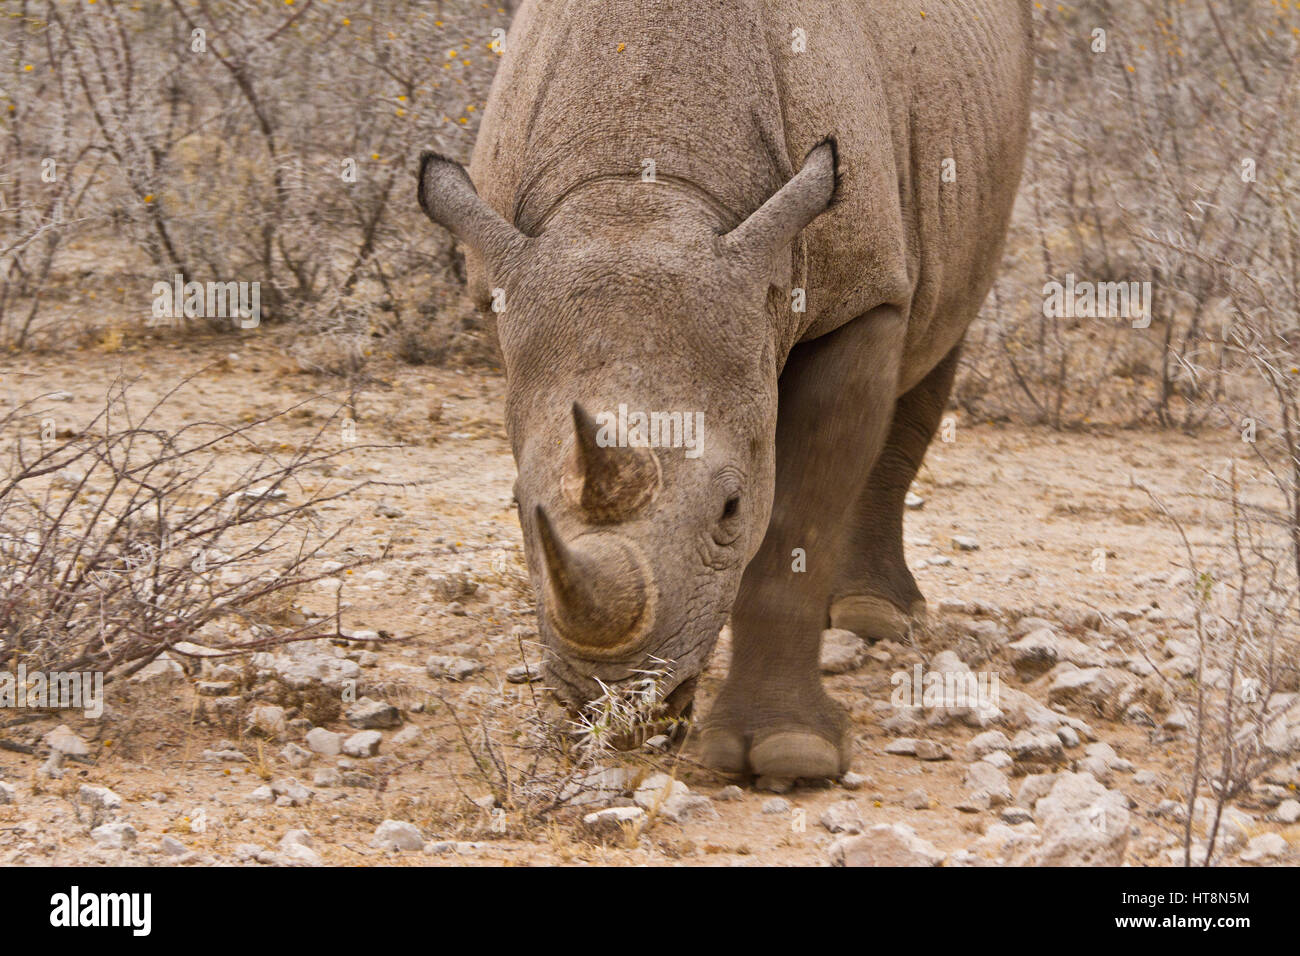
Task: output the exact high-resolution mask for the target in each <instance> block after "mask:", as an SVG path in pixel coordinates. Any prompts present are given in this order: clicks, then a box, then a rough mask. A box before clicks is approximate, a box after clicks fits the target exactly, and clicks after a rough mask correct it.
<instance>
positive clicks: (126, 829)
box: [90, 823, 136, 850]
mask: <svg viewBox="0 0 1300 956" xmlns="http://www.w3.org/2000/svg"><path fill="white" fill-rule="evenodd" d="M90 838H91V839H92V840H94V841H95V842H96V843H98V844H99V845H100V846H102V847H107V848H108V849H111V850H124V849H126V848H127V847H129V846H134V845H135V838H136V832H135V827H133V826H131V824H129V823H105V824H104V825H103V826H99V827H95V829H93V830H91V831H90Z"/></svg>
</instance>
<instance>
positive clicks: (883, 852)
mask: <svg viewBox="0 0 1300 956" xmlns="http://www.w3.org/2000/svg"><path fill="white" fill-rule="evenodd" d="M830 857H831V863H832V865H834V866H938V865H939V864H940V863H942V862H943V858H944V854H943V853H941V852H939V851H938V850H937V849H935V848H934V846H933V845H931V844H930V843H928V842H926V841H925V840H922V839H921V838H920V837H918V836H917V835H916V831H915V830H913V829H912V828H911V827H909V826H907V824H905V823H879V824H876V825H875V826H873V827H871V828H870V829H868V830H867V831H866V832H865V833H863V834H862V835H861V836H850V837H844V838H842V839H839V840H836V841H835V843H833V844H832V845H831V848H830Z"/></svg>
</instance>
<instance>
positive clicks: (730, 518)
mask: <svg viewBox="0 0 1300 956" xmlns="http://www.w3.org/2000/svg"><path fill="white" fill-rule="evenodd" d="M739 514H740V492H738V491H733V492H732V493H731V494H729V495H727V499H726V501H724V502H723V503H722V513H721V514H720V515H718V523H717V525H715V526H714V528H713V543H714V544H716V545H718V546H719V547H723V548H725V547H727V546H728V545H731V544H735V542H736V539H737V538H739V537H740V522H739V521H737V520H736V516H737V515H739Z"/></svg>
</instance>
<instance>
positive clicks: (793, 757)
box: [700, 687, 850, 780]
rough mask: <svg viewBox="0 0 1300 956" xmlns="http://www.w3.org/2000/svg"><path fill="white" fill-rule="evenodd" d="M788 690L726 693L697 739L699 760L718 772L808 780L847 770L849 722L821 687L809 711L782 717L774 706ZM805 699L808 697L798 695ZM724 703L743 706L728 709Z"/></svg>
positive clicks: (805, 709) (795, 710) (807, 709)
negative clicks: (734, 703)
mask: <svg viewBox="0 0 1300 956" xmlns="http://www.w3.org/2000/svg"><path fill="white" fill-rule="evenodd" d="M787 694H788V691H786V692H785V694H783V693H782V692H781V691H779V690H778V691H774V692H772V693H764V692H763V691H762V690H751V691H748V692H746V693H744V694H739V693H736V694H729V693H727V692H726V691H724V693H723V696H722V697H720V698H719V701H718V703H717V704H715V705H714V709H713V713H711V714H710V715H709V719H708V721H706V722H705V725H704V729H703V732H702V733H701V736H700V758H701V760H702V762H703V763H705V764H706V765H707V766H710V767H712V768H713V769H715V770H718V771H721V772H722V773H727V774H733V775H740V774H754V775H755V776H759V777H783V778H789V779H795V778H800V777H802V778H804V779H809V780H814V779H825V778H833V777H838V776H840V775H841V774H843V773H844V772H845V771H847V770H848V769H849V754H850V740H849V719H848V715H847V714H846V713H845V711H844V709H843V708H842V707H841V706H840V705H839V704H837V703H836V702H835V701H834V700H832V699H831V698H830V697H828V696H827V695H826V694H825V692H823V691H822V690H821V688H820V687H818V688H817V689H816V692H815V694H813V695H812V696H813V698H814V699H813V700H812V701H810V702H809V703H810V706H806V707H798V708H795V709H794V710H793V711H792V712H790V713H782V712H780V710H778V709H776V708H774V707H773V703H774V702H775V701H780V700H781V699H782V698H783V697H784V696H786V695H787ZM799 696H805V697H806V696H807V695H799ZM727 698H731V699H732V700H738V701H742V702H743V704H742V706H734V705H729V704H728V700H727Z"/></svg>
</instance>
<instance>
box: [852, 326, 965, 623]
mask: <svg viewBox="0 0 1300 956" xmlns="http://www.w3.org/2000/svg"><path fill="white" fill-rule="evenodd" d="M960 351H961V347H960V346H958V347H957V348H954V349H953V350H952V351H951V352H949V353H948V355H947V356H946V357H945V358H944V360H943V361H942V362H940V363H939V364H938V365H937V366H935V368H934V370H933V371H931V372H930V374H929V375H927V376H926V377H925V378H923V379H922V380H921V381H920V382H919V383H918V384H917V385H916V386H915V387H914V388H913V389H912V390H911V391H909V392H907V393H905V394H904V395H903V396H902V397H901V398H899V400H898V404H897V406H896V407H895V410H894V418H893V422H892V423H891V425H890V428H889V437H888V438H887V439H886V440H885V446H884V448H882V449H881V452H880V457H879V458H878V459H876V464H875V467H874V468H873V469H872V470H871V477H870V478H869V479H868V480H867V482H866V484H865V485H864V486H863V488H862V491H861V493H860V494H859V495H858V499H857V501H856V502H855V503H854V508H853V513H852V517H851V518H850V520H849V523H848V527H847V529H846V534H845V537H844V554H843V557H842V560H841V562H840V567H841V569H842V570H841V575H840V578H839V581H838V583H837V586H836V588H835V591H834V597H833V598H832V600H831V605H830V622H831V627H838V628H843V629H844V630H846V631H852V632H853V633H854V634H857V635H858V636H859V637H861V638H862V639H863V640H867V641H879V640H886V639H888V640H895V641H896V640H900V639H902V638H904V637H905V636H906V635H907V632H908V630H909V628H910V627H911V625H912V623H913V621H915V620H917V619H919V618H921V617H923V616H924V614H925V597H924V596H923V595H922V594H921V591H920V588H918V587H917V586H916V580H915V579H914V578H913V577H912V572H911V571H910V570H908V567H907V561H906V559H905V558H904V556H903V500H904V498H905V497H906V496H907V490H908V488H910V487H911V486H912V481H913V479H915V478H916V473H917V471H919V470H920V468H921V461H922V459H924V458H925V451H926V449H927V448H928V447H929V445H930V441H931V440H932V439H933V438H934V433H935V431H936V430H937V429H938V427H939V421H940V419H941V418H942V417H943V410H944V407H945V406H946V405H947V403H948V395H949V393H951V391H952V382H953V377H954V374H955V372H956V369H957V358H958V353H959V352H960Z"/></svg>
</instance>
